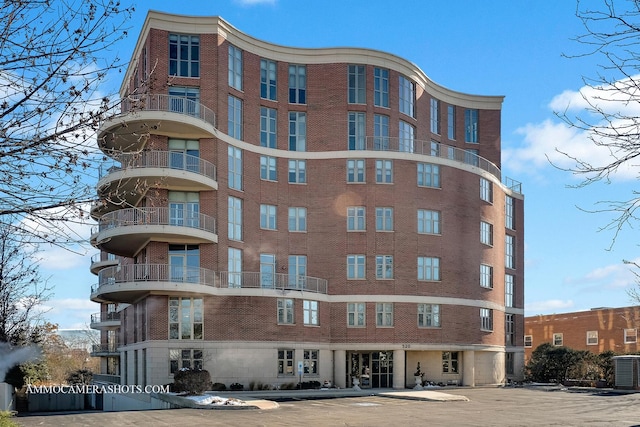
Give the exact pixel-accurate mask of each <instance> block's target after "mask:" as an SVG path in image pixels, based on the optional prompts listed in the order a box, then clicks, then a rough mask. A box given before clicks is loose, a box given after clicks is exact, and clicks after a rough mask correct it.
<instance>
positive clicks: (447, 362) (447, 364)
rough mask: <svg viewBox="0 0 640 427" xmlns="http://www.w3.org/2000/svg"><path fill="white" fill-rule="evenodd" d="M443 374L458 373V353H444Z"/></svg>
mask: <svg viewBox="0 0 640 427" xmlns="http://www.w3.org/2000/svg"><path fill="white" fill-rule="evenodd" d="M442 373H444V374H457V373H458V352H457V351H443V352H442Z"/></svg>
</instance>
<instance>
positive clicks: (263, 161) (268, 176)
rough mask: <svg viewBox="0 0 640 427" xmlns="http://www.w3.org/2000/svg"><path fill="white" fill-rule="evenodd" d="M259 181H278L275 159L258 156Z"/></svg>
mask: <svg viewBox="0 0 640 427" xmlns="http://www.w3.org/2000/svg"><path fill="white" fill-rule="evenodd" d="M260 179H264V180H266V181H277V180H278V172H277V168H276V158H275V157H271V156H260Z"/></svg>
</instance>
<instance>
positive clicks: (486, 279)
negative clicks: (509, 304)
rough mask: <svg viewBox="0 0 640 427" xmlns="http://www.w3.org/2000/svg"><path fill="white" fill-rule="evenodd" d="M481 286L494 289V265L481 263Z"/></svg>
mask: <svg viewBox="0 0 640 427" xmlns="http://www.w3.org/2000/svg"><path fill="white" fill-rule="evenodd" d="M480 286H481V287H483V288H486V289H493V266H492V265H489V264H480Z"/></svg>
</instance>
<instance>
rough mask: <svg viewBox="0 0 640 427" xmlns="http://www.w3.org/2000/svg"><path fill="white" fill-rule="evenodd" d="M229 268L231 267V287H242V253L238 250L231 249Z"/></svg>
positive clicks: (229, 251)
mask: <svg viewBox="0 0 640 427" xmlns="http://www.w3.org/2000/svg"><path fill="white" fill-rule="evenodd" d="M227 253H228V258H229V259H228V267H229V287H230V288H241V287H242V251H241V250H240V249H236V248H229V250H228V251H227Z"/></svg>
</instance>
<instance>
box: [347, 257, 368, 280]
mask: <svg viewBox="0 0 640 427" xmlns="http://www.w3.org/2000/svg"><path fill="white" fill-rule="evenodd" d="M365 264H366V262H365V256H364V255H347V279H350V280H355V279H365V278H366V276H365V274H366V273H365V271H366V269H365Z"/></svg>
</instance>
